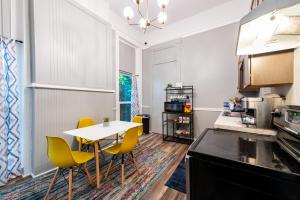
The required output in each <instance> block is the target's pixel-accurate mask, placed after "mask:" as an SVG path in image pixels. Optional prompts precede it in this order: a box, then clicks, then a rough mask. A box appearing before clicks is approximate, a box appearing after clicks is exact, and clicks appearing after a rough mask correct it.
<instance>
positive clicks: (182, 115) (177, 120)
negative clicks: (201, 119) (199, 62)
mask: <svg viewBox="0 0 300 200" xmlns="http://www.w3.org/2000/svg"><path fill="white" fill-rule="evenodd" d="M165 91H166V102H165V111H164V112H163V113H162V133H163V139H164V140H167V141H174V142H180V143H188V144H190V143H192V142H193V140H194V120H193V118H194V117H193V94H194V89H193V86H183V87H182V88H180V87H168V88H166V90H165Z"/></svg>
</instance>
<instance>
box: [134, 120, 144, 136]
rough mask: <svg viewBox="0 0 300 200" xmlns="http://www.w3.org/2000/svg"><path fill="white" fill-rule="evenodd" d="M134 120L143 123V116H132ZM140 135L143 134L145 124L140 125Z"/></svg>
mask: <svg viewBox="0 0 300 200" xmlns="http://www.w3.org/2000/svg"><path fill="white" fill-rule="evenodd" d="M132 122H135V123H140V124H142V123H143V117H142V116H135V117H134V118H132ZM138 129H139V130H138V136H139V137H140V136H141V135H143V126H139V127H138Z"/></svg>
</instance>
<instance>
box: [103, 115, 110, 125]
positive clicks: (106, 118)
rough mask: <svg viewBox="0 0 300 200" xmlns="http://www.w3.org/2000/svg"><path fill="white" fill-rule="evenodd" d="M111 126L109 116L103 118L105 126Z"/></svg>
mask: <svg viewBox="0 0 300 200" xmlns="http://www.w3.org/2000/svg"><path fill="white" fill-rule="evenodd" d="M108 126H109V117H105V118H104V119H103V127H108Z"/></svg>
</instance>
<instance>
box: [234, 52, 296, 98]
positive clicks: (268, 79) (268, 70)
mask: <svg viewBox="0 0 300 200" xmlns="http://www.w3.org/2000/svg"><path fill="white" fill-rule="evenodd" d="M293 81H294V49H293V50H287V51H280V52H273V53H267V54H259V55H252V56H245V57H244V58H243V59H242V62H241V63H240V66H239V90H240V91H241V92H243V91H253V90H258V89H259V88H260V87H268V86H276V85H284V84H292V83H293Z"/></svg>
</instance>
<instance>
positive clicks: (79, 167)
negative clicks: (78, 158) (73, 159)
mask: <svg viewBox="0 0 300 200" xmlns="http://www.w3.org/2000/svg"><path fill="white" fill-rule="evenodd" d="M80 170H81V165H79V166H78V169H77V174H76V176H78V175H79V173H80Z"/></svg>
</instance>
